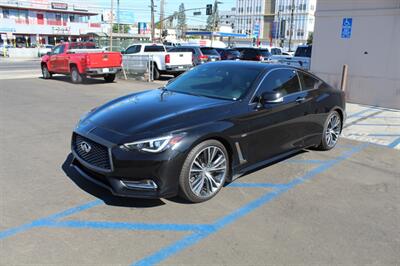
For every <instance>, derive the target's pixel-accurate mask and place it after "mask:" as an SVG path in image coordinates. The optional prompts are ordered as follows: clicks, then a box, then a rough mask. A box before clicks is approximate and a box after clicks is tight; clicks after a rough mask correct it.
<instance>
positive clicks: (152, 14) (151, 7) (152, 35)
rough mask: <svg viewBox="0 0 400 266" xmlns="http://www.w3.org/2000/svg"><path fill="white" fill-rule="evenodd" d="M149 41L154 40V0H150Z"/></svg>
mask: <svg viewBox="0 0 400 266" xmlns="http://www.w3.org/2000/svg"><path fill="white" fill-rule="evenodd" d="M150 10H151V41H152V42H154V35H155V24H154V0H151V6H150Z"/></svg>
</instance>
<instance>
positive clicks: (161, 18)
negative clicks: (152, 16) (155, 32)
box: [159, 0, 165, 39]
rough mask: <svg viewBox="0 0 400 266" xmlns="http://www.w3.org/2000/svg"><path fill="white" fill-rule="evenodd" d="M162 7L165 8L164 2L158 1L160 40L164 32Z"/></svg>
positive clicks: (162, 0)
mask: <svg viewBox="0 0 400 266" xmlns="http://www.w3.org/2000/svg"><path fill="white" fill-rule="evenodd" d="M164 7H165V1H164V0H160V22H159V24H160V25H159V26H160V39H161V36H162V33H163V30H164Z"/></svg>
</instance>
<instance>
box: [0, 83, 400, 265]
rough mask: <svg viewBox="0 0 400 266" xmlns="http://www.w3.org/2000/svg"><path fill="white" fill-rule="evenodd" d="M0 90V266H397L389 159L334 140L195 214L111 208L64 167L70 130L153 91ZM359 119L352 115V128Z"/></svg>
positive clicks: (138, 203) (396, 196) (144, 203)
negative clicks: (83, 118)
mask: <svg viewBox="0 0 400 266" xmlns="http://www.w3.org/2000/svg"><path fill="white" fill-rule="evenodd" d="M0 84H1V86H0V95H1V97H0V125H1V126H0V145H1V152H0V195H1V200H0V211H1V212H0V213H1V219H0V247H1V248H0V264H1V265H33V264H35V265H44V264H48V265H60V264H61V265H89V264H90V265H110V264H115V265H152V264H162V265H189V264H190V265H266V264H271V265H272V264H273V265H288V264H296V265H299V264H302V265H327V264H329V265H338V264H341V265H355V264H357V265H366V264H375V265H396V264H397V265H398V264H399V263H400V259H399V247H400V238H399V221H400V210H399V203H400V185H399V184H400V164H399V161H400V152H399V151H398V150H396V149H393V148H390V147H386V146H383V145H376V144H371V143H368V142H358V141H356V140H348V139H341V140H340V142H339V146H338V147H337V148H336V149H334V150H332V151H329V152H317V151H312V150H307V151H304V152H301V153H299V154H297V155H295V156H293V157H291V158H287V159H286V160H283V161H281V162H278V163H275V164H272V165H269V166H267V167H265V168H262V169H260V170H258V171H255V172H252V173H249V174H247V175H246V176H244V177H242V178H240V179H238V180H236V181H235V182H234V183H232V184H231V185H229V186H226V187H224V189H223V190H222V191H221V192H220V193H219V194H218V195H217V196H216V197H215V198H214V199H212V200H210V201H208V202H205V203H202V204H187V203H185V202H183V201H181V200H180V199H178V198H173V199H161V200H137V199H126V198H117V197H114V196H112V195H110V193H109V192H107V191H105V190H103V189H101V188H99V187H95V186H93V185H92V184H90V183H88V182H87V181H85V180H83V179H82V177H80V176H79V175H78V174H77V173H76V172H74V171H72V170H71V169H70V168H69V163H70V161H71V155H70V148H69V146H70V137H71V131H72V129H73V127H74V125H75V124H76V122H77V121H78V119H79V117H80V115H82V114H83V113H84V112H86V111H88V110H90V109H91V108H93V107H95V106H98V105H100V104H103V103H105V102H106V101H108V100H111V99H113V98H115V97H118V96H121V95H125V94H128V93H131V92H134V91H140V90H144V89H149V88H152V87H157V86H155V85H156V84H151V83H144V82H133V81H120V80H119V81H118V82H117V83H112V84H105V83H103V82H102V81H101V80H92V81H91V82H89V83H88V84H83V85H74V84H71V83H70V82H69V79H68V78H67V77H62V76H59V77H55V79H53V80H43V79H40V78H38V77H35V78H18V79H3V80H1V81H0ZM365 113H366V112H365ZM361 115H362V112H361V111H359V110H358V109H357V110H356V109H355V110H354V111H353V110H352V113H349V117H350V116H351V117H353V118H352V119H350V120H349V121H350V123H351V122H352V121H356V119H359V118H360V116H361ZM365 121H367V120H363V123H366V122H365ZM367 122H368V121H367ZM356 123H358V122H356ZM387 146H389V145H387Z"/></svg>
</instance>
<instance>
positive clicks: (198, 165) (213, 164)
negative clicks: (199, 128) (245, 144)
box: [179, 140, 230, 203]
mask: <svg viewBox="0 0 400 266" xmlns="http://www.w3.org/2000/svg"><path fill="white" fill-rule="evenodd" d="M210 157H211V160H208V158H210ZM229 169H230V161H229V155H228V152H227V151H226V148H225V146H224V145H223V144H222V143H221V142H219V141H217V140H207V141H204V142H202V143H200V144H198V145H197V146H196V147H194V148H193V149H192V150H191V151H190V152H189V154H188V156H187V157H186V160H185V162H184V164H183V166H182V170H181V174H180V176H179V189H180V196H181V197H182V198H184V199H186V200H188V201H190V202H193V203H199V202H203V201H207V200H209V199H211V198H213V197H214V196H215V195H216V194H217V193H218V192H219V191H220V190H221V188H222V187H223V185H224V183H225V181H226V180H227V177H228V175H229V173H230V170H229Z"/></svg>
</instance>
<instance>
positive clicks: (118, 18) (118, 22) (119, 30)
mask: <svg viewBox="0 0 400 266" xmlns="http://www.w3.org/2000/svg"><path fill="white" fill-rule="evenodd" d="M120 23H121V21H120V17H119V0H117V24H118V33H120V32H121V29H120Z"/></svg>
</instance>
